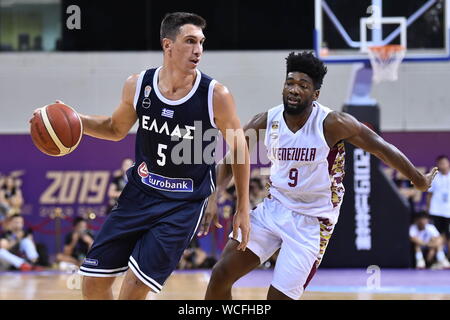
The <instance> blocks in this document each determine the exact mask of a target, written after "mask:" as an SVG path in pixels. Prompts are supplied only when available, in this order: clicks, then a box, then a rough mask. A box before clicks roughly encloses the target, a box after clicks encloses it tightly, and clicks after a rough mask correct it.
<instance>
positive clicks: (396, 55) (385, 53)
mask: <svg viewBox="0 0 450 320" xmlns="http://www.w3.org/2000/svg"><path fill="white" fill-rule="evenodd" d="M367 49H368V53H369V58H370V64H371V65H372V70H373V80H374V81H375V83H379V82H382V81H396V80H397V78H398V67H399V66H400V64H401V63H402V60H403V58H404V57H405V53H406V48H405V47H404V46H402V45H398V44H389V45H386V46H372V47H368V48H367Z"/></svg>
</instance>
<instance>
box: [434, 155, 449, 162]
mask: <svg viewBox="0 0 450 320" xmlns="http://www.w3.org/2000/svg"><path fill="white" fill-rule="evenodd" d="M444 159H446V160H449V159H448V156H447V155H445V154H441V155H440V156H438V157H437V158H436V162H439V161H441V160H444Z"/></svg>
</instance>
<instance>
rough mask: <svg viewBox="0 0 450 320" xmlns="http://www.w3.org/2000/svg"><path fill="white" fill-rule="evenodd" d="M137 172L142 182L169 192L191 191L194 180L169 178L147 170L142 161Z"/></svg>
mask: <svg viewBox="0 0 450 320" xmlns="http://www.w3.org/2000/svg"><path fill="white" fill-rule="evenodd" d="M138 174H139V176H141V178H142V179H141V181H142V183H143V184H145V185H147V186H149V187H152V188H154V189H158V190H162V191H169V192H193V191H194V181H193V180H192V179H189V178H169V177H164V176H161V175H159V174H156V173H152V172H148V169H147V165H146V164H145V162H142V163H141V164H140V166H139V167H138Z"/></svg>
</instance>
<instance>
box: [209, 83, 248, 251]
mask: <svg viewBox="0 0 450 320" xmlns="http://www.w3.org/2000/svg"><path fill="white" fill-rule="evenodd" d="M213 105H214V121H215V123H216V125H217V128H218V129H219V130H220V131H221V132H222V135H223V136H224V138H225V141H226V142H227V144H228V146H229V148H230V153H231V156H232V159H233V161H232V164H231V167H232V171H233V175H234V180H235V184H236V194H237V203H236V214H235V215H234V220H233V236H234V237H237V234H238V229H241V232H242V241H241V243H240V244H239V246H238V250H245V248H246V246H247V242H248V237H249V234H250V217H249V201H250V200H249V180H250V156H249V153H248V149H247V144H246V142H245V136H244V131H243V129H242V127H241V123H240V121H239V118H238V116H237V114H236V106H235V103H234V99H233V96H232V95H231V93H230V92H229V91H228V89H227V88H226V87H224V86H223V85H221V84H220V83H218V84H216V86H215V87H214V97H213Z"/></svg>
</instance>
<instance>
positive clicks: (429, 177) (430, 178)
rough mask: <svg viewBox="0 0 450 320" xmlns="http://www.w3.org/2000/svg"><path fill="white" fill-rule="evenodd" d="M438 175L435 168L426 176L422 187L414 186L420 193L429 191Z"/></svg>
mask: <svg viewBox="0 0 450 320" xmlns="http://www.w3.org/2000/svg"><path fill="white" fill-rule="evenodd" d="M437 173H438V168H437V167H434V168H433V169H432V170H431V171H430V172H429V173H427V174H426V175H425V179H424V183H422V184H421V185H418V184H414V186H415V187H416V189H419V190H420V191H427V190H428V189H429V188H430V187H431V183H432V182H433V179H434V177H435V176H436V174H437Z"/></svg>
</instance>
